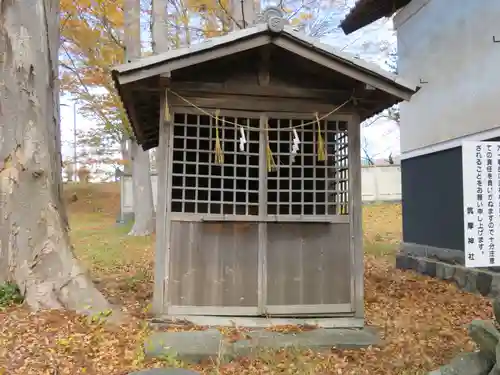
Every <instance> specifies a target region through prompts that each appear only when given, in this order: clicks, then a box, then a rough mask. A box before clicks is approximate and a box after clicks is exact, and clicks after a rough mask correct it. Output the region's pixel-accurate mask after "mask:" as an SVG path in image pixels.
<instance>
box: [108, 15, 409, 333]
mask: <svg viewBox="0 0 500 375" xmlns="http://www.w3.org/2000/svg"><path fill="white" fill-rule="evenodd" d="M113 77H114V80H115V83H116V87H117V89H118V91H119V94H120V96H121V98H122V101H123V104H124V106H125V108H126V110H127V113H128V116H129V119H130V123H131V124H132V127H133V130H134V134H135V137H136V139H137V141H138V142H139V143H140V144H141V145H142V147H143V148H144V149H146V150H147V149H150V148H153V147H157V146H158V147H159V150H158V159H157V160H158V162H159V163H158V164H159V165H158V174H159V176H158V180H159V185H158V203H157V207H158V212H157V215H156V217H157V234H156V235H157V237H156V241H157V247H156V270H155V272H156V275H155V278H156V281H155V290H154V309H155V312H156V313H157V314H158V316H160V317H164V318H167V317H169V318H172V317H176V318H183V319H188V320H191V321H195V322H197V321H200V317H203V319H205V320H203V321H204V322H207V321H210V322H213V323H214V324H230V322H231V321H235V319H240V320H241V321H242V322H243V323H242V324H252V325H256V324H257V325H260V324H261V325H267V324H272V323H279V322H285V321H286V322H291V321H299V320H301V321H307V320H308V319H309V320H310V319H313V320H314V321H315V322H316V323H318V324H321V325H323V326H330V327H360V326H363V322H364V320H363V316H364V313H363V245H362V228H361V181H360V178H361V157H360V122H361V121H363V120H365V119H367V118H369V117H371V116H373V115H374V114H376V113H378V112H380V111H382V110H384V109H385V108H387V107H389V106H391V105H393V104H395V103H397V102H399V101H402V100H409V99H410V97H411V96H412V94H413V93H414V92H415V90H416V88H415V87H414V86H411V85H408V84H405V83H404V82H402V81H400V80H399V78H397V76H395V75H392V74H390V73H388V72H386V71H384V70H382V69H380V68H378V67H376V66H375V65H372V64H368V63H366V62H363V61H362V60H360V59H358V58H355V57H352V56H351V55H348V54H345V53H342V52H339V51H337V50H336V49H334V48H332V47H330V46H327V45H324V44H321V43H319V42H317V41H316V40H315V39H311V38H308V37H306V36H304V35H303V34H302V33H298V32H296V31H294V30H293V28H292V27H291V26H289V25H287V24H286V22H285V20H284V18H283V17H282V15H281V14H280V12H279V11H278V10H277V9H275V8H271V9H268V10H266V11H265V12H264V13H263V15H262V16H261V20H260V23H258V24H257V25H255V26H254V27H251V28H248V29H245V30H241V31H236V32H233V33H230V34H229V35H226V36H222V37H218V38H213V39H210V40H207V41H205V42H203V43H200V44H197V45H193V46H191V47H186V48H181V49H178V50H173V51H170V52H167V53H163V54H159V55H155V56H152V57H147V58H143V59H141V60H138V61H136V62H133V63H129V64H125V65H121V66H118V67H116V68H115V69H114V70H113ZM207 319H208V320H207ZM249 322H251V323H249Z"/></svg>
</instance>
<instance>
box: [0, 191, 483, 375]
mask: <svg viewBox="0 0 500 375" xmlns="http://www.w3.org/2000/svg"><path fill="white" fill-rule="evenodd" d="M67 190H70V189H67ZM71 190H72V191H75V192H76V195H77V196H78V200H77V201H76V202H72V203H68V209H69V211H70V220H71V226H72V233H71V235H72V240H73V242H74V244H75V250H76V252H77V254H78V256H79V257H80V259H81V260H82V261H83V262H85V263H86V265H87V266H88V267H89V268H90V270H91V272H92V275H93V277H94V279H95V280H96V282H97V283H98V286H99V287H100V288H101V289H102V290H103V291H104V292H105V293H106V295H107V296H108V297H109V298H110V300H112V301H113V302H115V303H120V304H122V305H123V306H124V307H125V308H126V309H127V310H128V311H129V312H130V313H131V315H132V316H133V318H131V319H130V321H129V322H127V323H126V324H125V325H123V326H122V327H108V326H103V325H102V324H100V323H99V322H98V321H97V322H92V321H91V320H89V319H87V318H83V317H79V316H76V315H74V314H72V313H63V312H42V313H37V314H32V313H30V312H29V311H27V310H26V309H25V308H23V307H19V306H14V307H10V308H8V309H5V310H3V311H0V375H3V374H12V375H14V374H26V375H27V374H50V375H56V374H57V375H62V374H103V375H104V374H106V375H113V374H115V375H121V374H127V373H128V372H129V371H132V370H133V369H137V368H144V367H161V366H174V365H175V366H182V365H183V364H182V363H179V362H178V361H177V360H176V359H175V358H174V357H172V358H170V357H169V358H165V359H163V360H161V361H156V362H149V361H146V360H145V359H144V358H143V356H142V354H141V351H140V344H141V342H142V340H143V338H144V336H145V335H146V334H147V333H148V332H147V329H146V328H144V324H143V318H144V317H145V316H146V315H147V310H148V306H149V303H150V298H151V293H152V284H151V283H152V273H151V270H152V259H153V243H154V238H129V237H127V236H126V233H127V229H128V228H123V227H119V226H117V225H116V224H115V220H116V214H117V213H118V207H119V195H118V192H119V190H118V188H117V186H116V185H113V184H107V185H97V186H95V185H94V186H93V187H92V188H89V187H76V188H75V187H73V188H71ZM72 191H69V192H68V197H69V194H70V193H72ZM68 201H70V200H69V199H68ZM364 229H365V249H366V253H367V255H366V266H365V269H366V281H365V288H366V289H365V297H366V299H365V301H366V302H365V308H366V317H367V322H368V324H370V325H374V326H378V327H379V328H380V329H381V331H382V332H383V339H384V345H382V346H380V347H374V348H369V349H366V350H357V351H345V350H344V351H338V350H335V349H332V351H331V353H322V354H316V353H310V352H296V351H287V352H278V353H262V354H261V355H260V357H259V358H241V359H240V360H238V361H236V362H234V363H231V364H228V365H224V366H217V365H216V364H214V363H206V364H203V365H202V366H198V367H197V369H198V370H199V371H200V372H204V373H207V374H212V373H213V374H223V375H227V374H281V373H283V374H320V375H322V374H374V375H376V374H400V375H417V374H425V373H426V371H427V370H429V369H432V368H435V367H437V366H439V365H441V364H443V363H445V362H446V361H447V360H449V359H450V358H451V357H452V356H454V355H455V354H456V353H457V352H459V351H461V350H469V349H471V348H472V346H471V345H472V344H471V343H470V341H469V340H468V338H467V335H466V329H465V328H466V325H467V323H468V322H470V321H471V320H472V319H474V318H489V317H490V316H491V306H490V304H489V302H488V301H487V300H485V299H483V298H481V297H478V296H475V295H471V294H468V293H464V292H461V291H459V290H457V288H456V287H455V286H454V285H452V284H447V283H444V282H441V281H437V280H433V279H430V278H427V277H424V276H419V275H416V274H414V273H411V272H401V271H399V270H396V269H394V267H393V265H392V263H393V255H394V252H395V250H396V248H397V246H398V242H399V240H400V237H401V208H400V206H399V205H397V204H383V205H370V206H367V207H365V211H364ZM191 329H199V328H198V327H194V328H191ZM228 335H229V336H231V337H234V332H230V333H228Z"/></svg>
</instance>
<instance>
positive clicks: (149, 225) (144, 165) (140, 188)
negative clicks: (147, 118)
mask: <svg viewBox="0 0 500 375" xmlns="http://www.w3.org/2000/svg"><path fill="white" fill-rule="evenodd" d="M130 154H131V157H132V190H133V194H134V226H133V227H132V229H131V230H130V232H129V235H130V236H147V235H149V234H151V233H153V231H154V227H155V220H154V205H153V189H152V186H151V174H150V171H149V166H150V162H149V152H147V151H144V150H143V149H142V147H141V146H139V145H138V144H137V143H136V142H131V147H130Z"/></svg>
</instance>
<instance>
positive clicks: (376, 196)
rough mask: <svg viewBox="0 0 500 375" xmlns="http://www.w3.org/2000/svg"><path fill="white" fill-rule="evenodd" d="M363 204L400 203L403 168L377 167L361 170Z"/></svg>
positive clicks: (394, 166)
mask: <svg viewBox="0 0 500 375" xmlns="http://www.w3.org/2000/svg"><path fill="white" fill-rule="evenodd" d="M361 195H362V196H363V202H379V201H386V202H387V201H389V202H392V201H400V200H401V168H400V166H399V165H377V166H369V167H363V168H362V169H361Z"/></svg>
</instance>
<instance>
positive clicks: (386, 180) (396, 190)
mask: <svg viewBox="0 0 500 375" xmlns="http://www.w3.org/2000/svg"><path fill="white" fill-rule="evenodd" d="M151 184H152V186H153V201H154V205H155V209H156V197H157V176H156V175H152V176H151ZM361 185H362V186H361V192H362V196H363V202H379V201H399V200H401V168H400V167H399V165H381V166H367V167H363V168H362V173H361ZM133 199H134V195H133V193H132V178H131V176H129V175H124V176H122V177H121V215H122V219H124V216H125V215H130V214H131V213H132V212H133Z"/></svg>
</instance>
